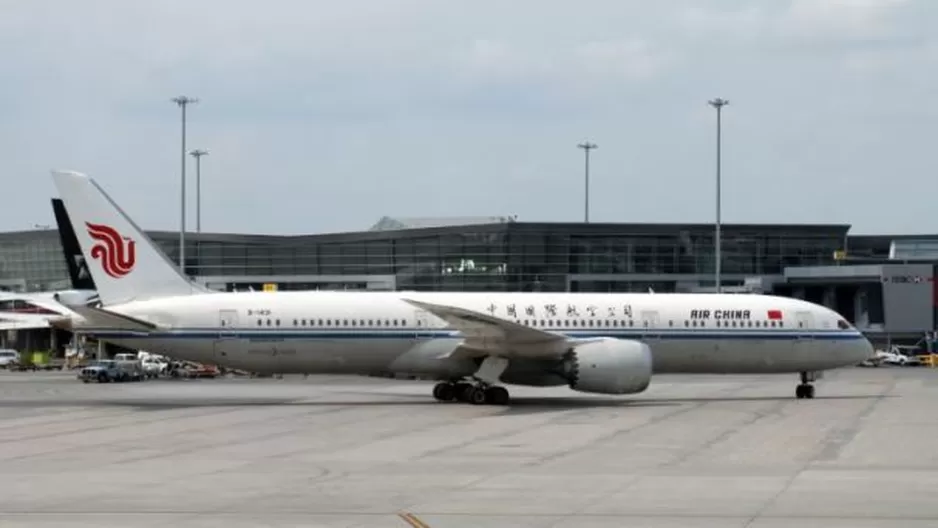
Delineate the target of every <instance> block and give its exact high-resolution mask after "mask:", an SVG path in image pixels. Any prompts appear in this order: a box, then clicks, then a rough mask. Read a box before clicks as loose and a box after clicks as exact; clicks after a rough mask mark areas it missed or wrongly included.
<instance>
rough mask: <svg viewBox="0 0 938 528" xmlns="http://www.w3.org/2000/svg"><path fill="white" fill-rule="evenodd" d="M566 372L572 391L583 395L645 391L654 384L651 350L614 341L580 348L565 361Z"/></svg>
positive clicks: (592, 343) (576, 348) (635, 343)
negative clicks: (652, 382) (585, 393)
mask: <svg viewBox="0 0 938 528" xmlns="http://www.w3.org/2000/svg"><path fill="white" fill-rule="evenodd" d="M564 373H565V377H566V378H567V380H568V381H569V383H570V388H571V389H573V390H575V391H579V392H592V393H598V394H634V393H637V392H642V391H644V390H645V389H647V388H648V385H649V384H650V383H651V374H652V357H651V348H649V347H648V345H646V344H645V343H641V342H638V341H626V340H620V339H612V338H603V339H601V340H599V341H590V342H587V343H583V344H581V345H576V346H574V348H573V349H572V350H571V351H570V352H568V353H567V355H566V358H565V359H564Z"/></svg>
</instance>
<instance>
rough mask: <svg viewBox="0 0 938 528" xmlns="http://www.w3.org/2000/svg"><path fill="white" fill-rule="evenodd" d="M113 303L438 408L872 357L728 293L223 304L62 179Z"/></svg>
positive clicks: (154, 328) (866, 349)
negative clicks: (398, 385) (562, 389)
mask: <svg viewBox="0 0 938 528" xmlns="http://www.w3.org/2000/svg"><path fill="white" fill-rule="evenodd" d="M52 176H53V179H54V182H55V185H56V187H57V188H58V191H59V194H60V197H61V199H62V200H63V201H64V203H65V207H66V208H67V209H68V212H69V216H70V221H71V222H72V225H73V227H74V228H75V232H76V234H77V236H78V241H79V245H80V246H81V251H82V252H83V254H84V256H85V259H86V261H87V262H88V263H89V267H90V269H91V274H92V277H93V279H94V283H95V284H96V285H97V290H98V293H99V295H100V299H101V303H102V304H101V306H98V307H90V306H77V307H73V309H74V310H76V311H77V312H79V313H80V314H81V316H82V317H81V318H80V319H79V320H77V321H76V324H77V325H78V326H79V327H80V328H76V330H80V331H81V332H84V333H88V334H89V335H94V336H95V337H97V338H99V339H101V340H103V341H105V342H112V343H115V344H117V345H121V346H124V347H128V348H132V349H144V350H147V351H150V352H152V353H156V354H161V355H165V356H169V357H173V358H176V359H183V360H190V361H195V362H199V363H210V364H216V365H219V366H223V367H230V368H233V369H241V370H246V371H252V372H258V373H270V374H290V373H298V374H354V375H384V376H388V377H395V375H406V376H412V377H417V378H422V379H432V380H434V381H437V383H436V385H435V386H434V388H433V396H434V397H435V398H436V399H437V400H439V401H454V400H455V401H460V402H469V403H472V404H477V405H483V404H491V405H507V404H508V403H509V401H510V397H509V393H508V390H507V389H506V388H505V387H504V385H521V386H534V387H552V386H567V387H569V388H570V389H572V390H574V391H578V392H584V393H593V394H606V395H623V394H637V393H641V392H643V391H645V390H646V389H647V388H648V387H649V385H650V383H651V378H652V376H653V375H654V374H658V373H697V374H708V373H709V374H713V373H719V374H734V373H737V374H742V373H757V374H759V373H761V374H764V373H793V374H794V373H797V374H798V375H799V377H800V382H799V384H798V385H797V388H796V390H795V395H796V397H797V398H799V399H802V398H813V397H814V385H813V382H815V381H816V380H817V379H819V378H820V375H821V374H822V373H823V371H826V370H830V369H835V368H840V367H846V366H852V365H856V364H857V363H859V362H861V361H862V360H864V359H867V358H869V357H872V356H873V347H872V346H871V344H870V343H869V341H868V340H867V339H866V338H865V337H864V336H863V334H862V333H860V332H859V331H857V329H856V328H854V327H852V326H851V325H850V324H849V323H848V322H847V321H846V320H844V318H843V317H841V316H840V315H839V314H837V313H836V312H834V311H832V310H830V309H828V308H826V307H823V306H819V305H816V304H812V303H808V302H805V301H802V300H797V299H791V298H784V297H775V296H768V295H754V294H717V293H697V294H683V293H673V294H672V293H654V294H647V293H623V294H612V293H599V294H593V293H542V292H537V293H532V292H519V293H504V292H498V293H496V292H491V293H489V292H411V291H390V292H389V291H382V292H368V291H312V292H310V291H287V292H216V291H212V290H208V289H206V288H204V287H202V286H201V285H198V284H196V283H194V282H192V281H190V280H188V279H187V278H186V277H185V276H184V275H182V274H181V273H180V271H179V269H178V267H177V266H176V265H175V264H174V263H173V262H172V261H170V260H169V259H168V258H167V257H166V255H165V254H163V253H162V252H161V251H160V250H159V249H158V247H157V246H156V245H155V244H154V243H153V241H152V240H150V239H149V238H148V237H147V236H146V234H145V233H144V232H143V230H141V229H140V228H139V227H138V226H137V225H136V224H135V223H134V222H133V220H131V219H130V217H128V216H127V215H126V214H125V213H124V211H123V210H121V208H120V207H119V206H118V205H117V204H116V203H115V202H114V201H113V200H111V198H110V197H109V196H108V195H107V194H106V193H105V191H104V190H103V189H102V188H101V187H100V186H99V185H98V184H97V182H95V180H94V179H93V178H91V177H89V176H87V175H85V174H82V173H79V172H74V171H53V172H52Z"/></svg>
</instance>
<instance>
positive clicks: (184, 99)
mask: <svg viewBox="0 0 938 528" xmlns="http://www.w3.org/2000/svg"><path fill="white" fill-rule="evenodd" d="M172 101H173V102H174V103H176V104H177V105H179V108H181V109H182V160H181V161H182V167H181V171H182V173H181V178H182V182H181V188H182V189H181V191H180V199H181V201H182V203H181V204H180V212H179V215H180V218H179V270H180V271H182V273H183V275H185V274H186V107H187V106H188V105H190V104H194V103H198V102H199V100H198V99H196V98H194V97H188V96H185V95H180V96H178V97H173V98H172Z"/></svg>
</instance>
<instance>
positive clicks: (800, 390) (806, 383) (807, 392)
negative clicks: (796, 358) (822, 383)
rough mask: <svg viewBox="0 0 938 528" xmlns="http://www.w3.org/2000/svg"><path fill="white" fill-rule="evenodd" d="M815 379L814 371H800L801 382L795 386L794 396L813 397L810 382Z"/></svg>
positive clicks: (812, 386) (816, 376)
mask: <svg viewBox="0 0 938 528" xmlns="http://www.w3.org/2000/svg"><path fill="white" fill-rule="evenodd" d="M817 379H818V375H817V373H816V372H802V373H801V384H800V385H798V386H797V387H795V396H796V397H797V398H798V399H799V400H801V399H804V398H807V399H811V398H814V385H812V384H811V383H812V382H814V381H817Z"/></svg>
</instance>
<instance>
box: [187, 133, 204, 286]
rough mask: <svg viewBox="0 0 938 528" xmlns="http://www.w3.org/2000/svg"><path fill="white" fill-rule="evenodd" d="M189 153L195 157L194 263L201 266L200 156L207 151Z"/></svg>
mask: <svg viewBox="0 0 938 528" xmlns="http://www.w3.org/2000/svg"><path fill="white" fill-rule="evenodd" d="M189 155H190V156H192V157H193V158H195V232H196V240H195V261H196V265H197V266H198V267H199V268H200V269H201V268H202V156H207V155H208V151H207V150H203V149H194V150H190V151H189Z"/></svg>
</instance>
